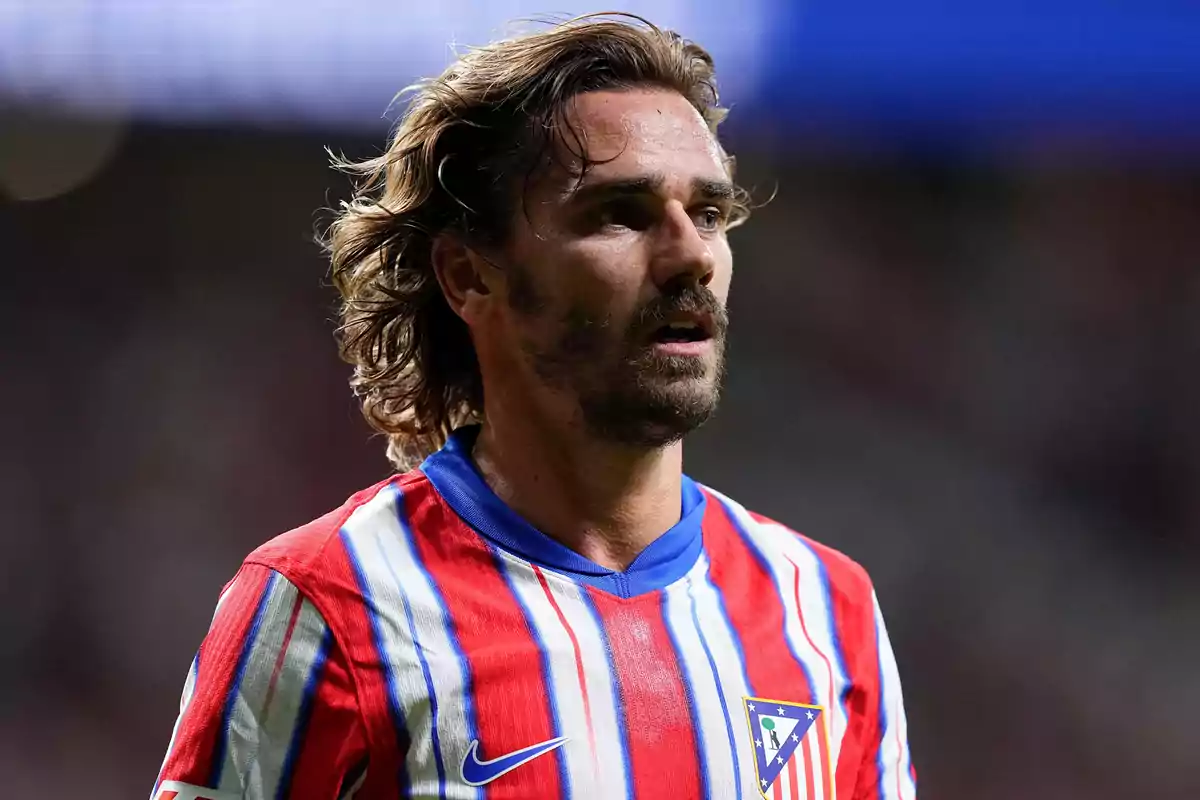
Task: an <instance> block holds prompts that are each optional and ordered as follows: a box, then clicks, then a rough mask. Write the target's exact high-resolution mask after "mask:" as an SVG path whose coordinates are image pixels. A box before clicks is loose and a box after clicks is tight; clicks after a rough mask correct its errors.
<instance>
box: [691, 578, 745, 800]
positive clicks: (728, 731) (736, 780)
mask: <svg viewBox="0 0 1200 800" xmlns="http://www.w3.org/2000/svg"><path fill="white" fill-rule="evenodd" d="M687 587H688V606H689V607H690V608H691V612H692V624H693V625H694V626H696V633H697V634H698V635H699V636H700V646H701V647H703V648H704V657H705V658H707V659H708V669H709V670H710V671H711V672H712V676H713V681H715V682H716V684H717V694H718V695H720V696H721V713H723V714H724V715H725V735H726V736H728V737H729V752H730V754H731V755H732V756H733V785H734V786H736V787H737V791H741V787H742V771H741V767H740V766H739V763H738V761H739V759H738V757H737V742H736V741H735V740H734V738H733V719H732V718H731V717H730V716H729V703H728V702H726V700H725V687H724V686H723V685H722V684H721V674H720V673H719V672H717V661H716V659H714V658H713V654H712V648H711V647H709V646H708V639H707V638H706V637H705V636H704V629H703V628H701V627H700V613H699V611H698V610H697V608H696V595H695V588H696V587H695V585H694V584H693V583H692V579H691V578H688V580H687ZM721 610H722V613H724V606H723V605H722V609H721ZM734 642H737V639H734ZM741 655H742V654H741V643H740V642H739V643H738V658H739V659H740V658H741ZM739 663H740V664H741V667H742V673H743V674H745V671H746V663H745V661H739ZM747 688H749V686H747Z"/></svg>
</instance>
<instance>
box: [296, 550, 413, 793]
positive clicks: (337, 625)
mask: <svg viewBox="0 0 1200 800" xmlns="http://www.w3.org/2000/svg"><path fill="white" fill-rule="evenodd" d="M322 567H323V569H322V574H321V594H320V595H316V596H314V595H310V596H311V597H313V600H314V602H320V603H321V604H322V605H320V606H318V610H319V611H321V613H322V615H323V616H324V617H325V621H326V623H327V624H328V625H329V626H330V628H331V629H332V630H333V633H334V637H335V639H336V641H337V644H338V645H339V646H340V648H341V652H342V655H343V656H344V657H345V663H346V670H347V672H348V673H349V674H350V675H352V676H353V681H352V683H353V685H354V686H355V687H357V690H358V691H357V701H358V707H359V714H360V720H361V721H363V722H364V723H366V724H367V725H368V726H369V727H368V728H367V730H366V737H367V739H368V740H369V741H370V745H371V747H370V749H371V754H372V756H373V758H375V760H374V761H373V762H372V768H371V769H370V770H368V771H367V779H366V783H365V784H364V785H363V787H362V789H361V790H360V791H361V793H362V795H363V796H364V797H403V796H407V795H406V794H404V792H405V791H407V788H408V780H407V771H406V768H405V763H404V760H405V758H406V757H407V754H408V744H409V743H408V732H407V731H406V730H405V728H404V727H403V724H404V720H403V717H402V716H401V717H399V718H397V717H395V716H394V715H393V713H392V704H391V696H390V694H389V690H388V683H387V676H388V674H389V673H388V670H389V666H388V662H387V659H386V655H385V654H383V653H380V652H379V650H378V648H377V646H376V642H375V630H374V627H373V623H372V614H373V613H374V611H373V610H372V609H371V608H370V606H369V603H368V601H367V599H366V597H365V596H364V595H363V593H362V592H361V591H360V588H359V583H358V576H357V574H356V571H355V567H354V564H353V562H352V561H351V558H350V553H349V551H348V550H347V549H346V546H345V542H343V541H341V540H340V537H339V541H338V543H337V547H336V549H333V548H331V550H330V552H329V557H328V558H327V559H326V560H325V561H324V562H323V565H322ZM335 649H336V648H335ZM336 664H337V661H336V659H335V660H332V661H331V664H330V669H331V674H332V673H333V671H335V670H336V669H337V667H336ZM322 689H324V687H322ZM313 723H314V724H313V726H312V728H313V730H314V733H315V729H316V727H317V723H319V720H316V719H314V720H313ZM305 762H306V759H305V758H301V759H300V763H301V765H303V764H305ZM293 785H297V786H298V785H299V784H297V783H294V784H293Z"/></svg>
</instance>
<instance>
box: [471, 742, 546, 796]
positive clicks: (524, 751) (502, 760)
mask: <svg viewBox="0 0 1200 800" xmlns="http://www.w3.org/2000/svg"><path fill="white" fill-rule="evenodd" d="M566 741H567V737H566V736H559V737H558V738H557V739H550V740H548V741H545V742H541V743H539V744H531V745H529V747H522V748H521V749H520V750H514V751H512V752H511V753H508V754H507V755H503V756H500V757H499V758H493V759H492V760H491V761H480V760H479V740H478V739H475V740H474V741H472V742H471V745H470V747H468V748H467V754H466V755H465V756H463V761H462V769H461V770H460V772H461V773H462V779H463V781H464V782H465V783H467V784H468V785H470V786H483V785H484V784H485V783H491V782H492V781H494V780H496V778H499V777H500V776H501V775H503V774H505V773H506V772H512V771H513V770H514V769H516V768H517V767H519V766H521V765H522V764H528V763H529V762H530V761H533V760H534V759H535V758H537V757H538V756H544V755H546V753H549V752H550V751H551V750H554V749H556V748H558V747H562V745H563V743H564V742H566Z"/></svg>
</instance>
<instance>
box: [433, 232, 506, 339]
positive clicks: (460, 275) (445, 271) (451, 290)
mask: <svg viewBox="0 0 1200 800" xmlns="http://www.w3.org/2000/svg"><path fill="white" fill-rule="evenodd" d="M430 261H431V262H432V264H433V273H434V275H436V276H437V280H438V285H439V286H441V287H442V295H443V296H444V297H445V298H446V302H447V303H449V304H450V308H451V309H452V310H453V311H454V313H455V314H457V315H458V316H459V317H461V318H462V320H463V321H464V322H466V323H467V324H470V323H471V322H472V321H473V320H475V319H478V318H479V316H480V315H481V314H482V313H483V310H484V308H485V307H486V306H487V305H488V304H489V303H490V302H491V300H492V297H493V296H494V294H493V291H492V287H491V286H490V285H489V284H491V283H492V282H493V281H494V280H495V277H494V276H493V275H492V274H491V273H492V272H494V271H495V267H493V266H492V265H491V263H490V262H489V261H488V260H487V259H486V258H484V257H483V256H481V255H480V254H479V253H476V252H475V251H474V250H472V249H471V248H469V247H467V246H466V245H465V244H463V243H462V242H461V241H459V240H458V239H456V238H455V237H453V236H451V235H449V234H445V233H443V234H440V235H439V236H437V237H436V238H435V239H434V240H433V248H432V250H431V252H430Z"/></svg>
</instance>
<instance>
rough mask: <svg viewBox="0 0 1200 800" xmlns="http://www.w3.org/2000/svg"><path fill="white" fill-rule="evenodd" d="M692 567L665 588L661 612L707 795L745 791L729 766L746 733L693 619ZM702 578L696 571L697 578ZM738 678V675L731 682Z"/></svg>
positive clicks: (738, 700) (696, 615)
mask: <svg viewBox="0 0 1200 800" xmlns="http://www.w3.org/2000/svg"><path fill="white" fill-rule="evenodd" d="M701 561H704V562H707V559H706V558H705V557H704V556H703V555H702V556H701ZM704 566H706V563H705V564H704V565H701V570H702V569H703V567H704ZM696 573H697V570H696V569H693V570H691V571H690V574H689V575H688V577H687V578H685V579H684V580H682V581H676V582H675V583H674V584H672V585H671V586H669V587H667V589H666V590H665V591H664V593H663V594H664V605H665V608H664V612H665V613H664V617H665V618H666V623H667V630H668V631H669V632H670V634H671V639H672V642H673V643H674V645H675V647H676V648H677V650H678V652H679V662H680V670H681V672H682V673H683V678H684V681H685V682H686V685H687V686H688V689H689V696H690V699H691V701H692V702H693V703H694V704H695V706H696V708H695V712H694V713H695V718H696V722H697V723H698V730H697V731H696V739H697V742H698V744H699V745H700V755H701V756H702V758H703V760H702V764H703V766H704V768H705V776H706V783H707V786H708V795H707V796H708V797H710V798H727V797H728V798H733V797H739V796H744V792H745V787H744V785H743V786H738V779H739V778H740V777H741V776H740V774H739V775H737V777H736V778H735V774H736V773H737V769H736V768H735V766H734V759H735V758H736V757H737V753H736V748H737V742H738V740H740V739H745V738H746V734H745V730H744V727H745V725H744V713H743V711H742V707H741V705H742V704H741V697H740V695H736V694H734V695H730V694H727V693H725V691H724V690H725V689H726V687H725V685H724V682H721V681H720V668H719V667H717V668H716V670H714V667H715V666H716V665H717V653H716V652H714V648H713V644H712V643H711V642H709V641H707V639H706V638H705V637H704V634H703V632H702V631H701V629H700V628H698V627H697V625H696V620H697V619H698V618H699V611H698V609H697V607H696V600H695V597H694V594H695V592H694V590H693V583H694V581H695V578H693V575H696ZM703 578H704V574H703V571H701V572H700V573H699V579H700V580H703ZM723 649H724V648H723ZM710 659H711V661H710ZM719 682H720V683H719ZM740 683H741V679H740V676H738V677H737V679H736V681H735V684H734V685H735V686H736V685H739V684H740ZM718 684H719V685H718Z"/></svg>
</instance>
